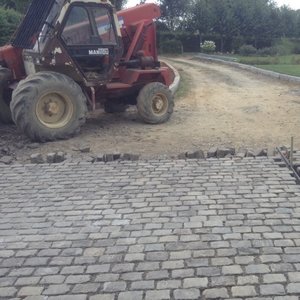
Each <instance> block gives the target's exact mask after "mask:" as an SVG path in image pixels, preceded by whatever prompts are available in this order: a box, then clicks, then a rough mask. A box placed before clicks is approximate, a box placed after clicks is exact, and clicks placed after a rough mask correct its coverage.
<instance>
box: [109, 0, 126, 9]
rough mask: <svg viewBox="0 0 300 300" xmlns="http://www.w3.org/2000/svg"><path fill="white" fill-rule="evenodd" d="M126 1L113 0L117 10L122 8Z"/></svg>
mask: <svg viewBox="0 0 300 300" xmlns="http://www.w3.org/2000/svg"><path fill="white" fill-rule="evenodd" d="M126 2H127V0H111V3H112V4H113V5H114V6H115V7H116V9H117V10H120V9H122V8H123V6H124V5H125V4H126Z"/></svg>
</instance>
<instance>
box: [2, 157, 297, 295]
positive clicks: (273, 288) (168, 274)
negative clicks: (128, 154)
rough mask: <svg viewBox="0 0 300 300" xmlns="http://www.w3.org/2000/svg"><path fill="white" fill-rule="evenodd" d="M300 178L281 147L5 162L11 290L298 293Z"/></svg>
mask: <svg viewBox="0 0 300 300" xmlns="http://www.w3.org/2000/svg"><path fill="white" fill-rule="evenodd" d="M299 200H300V187H299V186H297V185H296V184H295V183H294V181H293V179H292V177H291V176H290V175H289V172H288V171H287V169H285V168H280V167H278V166H277V165H276V164H275V163H274V162H273V160H271V159H245V160H242V161H231V160H211V161H148V162H143V161H140V162H129V163H128V162H122V163H111V164H102V163H98V164H88V163H82V164H79V165H76V164H68V165H52V166H49V165H39V166H33V165H31V166H30V165H28V166H20V165H19V166H18V165H14V166H7V167H5V166H4V167H1V168H0V209H1V210H0V299H26V300H40V299H48V300H59V299H61V300H68V299H71V300H84V299H87V300H113V299H114V300H125V299H128V300H139V299H145V300H155V299H223V298H226V299H253V300H254V299H264V300H271V299H275V300H296V299H299V295H300V201H299Z"/></svg>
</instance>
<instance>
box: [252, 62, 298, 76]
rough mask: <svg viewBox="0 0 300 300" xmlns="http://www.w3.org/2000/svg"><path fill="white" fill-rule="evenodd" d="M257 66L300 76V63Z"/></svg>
mask: <svg viewBox="0 0 300 300" xmlns="http://www.w3.org/2000/svg"><path fill="white" fill-rule="evenodd" d="M256 67H258V68H261V69H265V70H269V71H274V72H277V73H281V74H287V75H292V76H298V77H300V65H281V64H278V65H256Z"/></svg>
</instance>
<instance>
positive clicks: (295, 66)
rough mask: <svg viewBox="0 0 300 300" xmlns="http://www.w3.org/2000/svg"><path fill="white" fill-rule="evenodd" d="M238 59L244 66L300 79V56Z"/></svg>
mask: <svg viewBox="0 0 300 300" xmlns="http://www.w3.org/2000/svg"><path fill="white" fill-rule="evenodd" d="M236 58H237V61H238V62H239V63H242V64H246V65H253V66H255V67H258V68H262V69H265V70H269V71H274V72H278V73H281V74H287V75H292V76H299V77H300V55H296V54H295V55H282V56H236Z"/></svg>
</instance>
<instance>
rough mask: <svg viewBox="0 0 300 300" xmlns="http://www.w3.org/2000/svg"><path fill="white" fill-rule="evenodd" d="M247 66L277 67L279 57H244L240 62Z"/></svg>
mask: <svg viewBox="0 0 300 300" xmlns="http://www.w3.org/2000/svg"><path fill="white" fill-rule="evenodd" d="M239 62H240V63H242V64H246V65H276V64H278V63H279V58H278V57H244V58H241V59H240V60H239Z"/></svg>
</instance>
